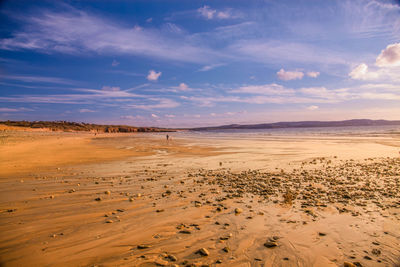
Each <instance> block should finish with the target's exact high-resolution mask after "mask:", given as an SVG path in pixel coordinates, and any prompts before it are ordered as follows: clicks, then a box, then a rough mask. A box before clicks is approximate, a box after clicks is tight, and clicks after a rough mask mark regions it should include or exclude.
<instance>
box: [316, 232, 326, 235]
mask: <svg viewBox="0 0 400 267" xmlns="http://www.w3.org/2000/svg"><path fill="white" fill-rule="evenodd" d="M318 235H319V236H326V233H323V232H319V233H318Z"/></svg>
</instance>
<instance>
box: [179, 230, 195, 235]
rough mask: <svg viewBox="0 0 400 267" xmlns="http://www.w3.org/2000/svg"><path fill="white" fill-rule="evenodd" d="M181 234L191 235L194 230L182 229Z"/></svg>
mask: <svg viewBox="0 0 400 267" xmlns="http://www.w3.org/2000/svg"><path fill="white" fill-rule="evenodd" d="M179 233H180V234H187V235H190V234H191V233H192V232H190V231H189V230H181V231H179Z"/></svg>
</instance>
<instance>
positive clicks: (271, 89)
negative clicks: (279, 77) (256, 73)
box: [229, 83, 295, 95]
mask: <svg viewBox="0 0 400 267" xmlns="http://www.w3.org/2000/svg"><path fill="white" fill-rule="evenodd" d="M229 92H230V93H244V94H259V95H291V94H294V92H295V91H294V90H293V89H290V88H285V87H284V86H282V85H280V84H276V83H271V84H263V85H246V86H241V87H239V88H237V89H233V90H230V91H229Z"/></svg>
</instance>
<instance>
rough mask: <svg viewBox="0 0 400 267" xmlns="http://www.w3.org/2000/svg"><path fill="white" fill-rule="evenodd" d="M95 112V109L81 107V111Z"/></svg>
mask: <svg viewBox="0 0 400 267" xmlns="http://www.w3.org/2000/svg"><path fill="white" fill-rule="evenodd" d="M93 112H95V111H94V110H91V109H88V108H81V109H80V110H79V113H93Z"/></svg>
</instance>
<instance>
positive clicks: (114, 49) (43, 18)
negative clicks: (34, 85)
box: [0, 5, 215, 63]
mask: <svg viewBox="0 0 400 267" xmlns="http://www.w3.org/2000/svg"><path fill="white" fill-rule="evenodd" d="M63 9H64V10H66V11H64V12H56V11H51V10H48V9H43V10H39V9H37V10H35V13H30V14H25V15H24V16H23V17H22V16H21V17H19V19H20V21H21V22H22V28H21V30H19V31H15V32H13V33H12V36H11V37H9V38H4V39H2V40H0V48H1V49H8V50H21V49H28V50H35V51H39V52H43V53H54V52H58V53H66V54H80V55H82V54H84V53H87V52H90V53H97V54H110V53H112V54H131V55H142V56H143V55H144V56H148V57H157V58H161V59H167V60H175V61H182V62H198V63H202V62H210V61H211V60H210V59H212V58H213V57H215V53H214V52H213V51H212V50H210V49H208V48H206V47H199V46H198V45H196V44H191V43H190V41H189V40H187V38H186V36H177V37H176V36H175V37H170V36H168V35H167V34H164V33H163V32H162V31H161V30H157V29H154V28H151V29H148V28H143V27H129V26H128V27H127V26H122V25H121V24H120V23H117V22H114V21H111V20H109V19H107V18H103V17H100V16H96V15H92V14H89V13H87V12H84V11H81V10H77V9H75V8H73V7H71V6H66V5H63Z"/></svg>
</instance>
